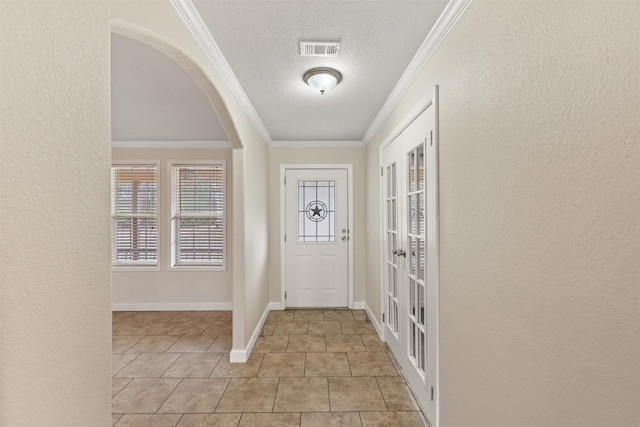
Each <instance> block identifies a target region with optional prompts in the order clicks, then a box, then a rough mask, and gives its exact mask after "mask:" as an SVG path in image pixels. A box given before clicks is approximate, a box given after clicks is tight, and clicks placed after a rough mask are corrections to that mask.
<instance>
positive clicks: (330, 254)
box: [282, 165, 353, 308]
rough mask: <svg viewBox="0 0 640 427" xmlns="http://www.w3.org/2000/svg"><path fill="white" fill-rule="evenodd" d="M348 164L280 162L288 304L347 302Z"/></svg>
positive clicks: (284, 285)
mask: <svg viewBox="0 0 640 427" xmlns="http://www.w3.org/2000/svg"><path fill="white" fill-rule="evenodd" d="M351 179H352V178H351V165H338V166H332V165H316V166H308V165H304V166H302V165H299V166H295V165H288V166H284V165H283V167H282V205H283V206H282V212H284V214H283V215H282V230H283V236H282V248H283V249H282V263H283V265H282V289H283V302H284V305H285V306H286V307H295V308H310V307H323V308H328V307H351V306H352V302H353V292H352V284H351V283H352V279H351V273H350V268H351V265H352V262H351V259H352V249H351V242H350V239H351V232H350V230H351V229H352V227H351V212H352V209H351V191H350V188H351Z"/></svg>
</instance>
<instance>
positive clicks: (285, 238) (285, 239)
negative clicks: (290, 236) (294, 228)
mask: <svg viewBox="0 0 640 427" xmlns="http://www.w3.org/2000/svg"><path fill="white" fill-rule="evenodd" d="M284 242H285V243H287V235H286V234H285V235H284Z"/></svg>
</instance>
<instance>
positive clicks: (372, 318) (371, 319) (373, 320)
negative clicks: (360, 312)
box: [364, 303, 384, 341]
mask: <svg viewBox="0 0 640 427" xmlns="http://www.w3.org/2000/svg"><path fill="white" fill-rule="evenodd" d="M364 309H365V311H366V312H367V317H368V318H369V322H371V324H372V325H373V327H374V328H375V330H376V332H377V333H378V337H379V338H380V339H381V340H382V341H384V336H383V335H382V326H380V323H378V319H377V318H376V316H374V315H373V311H371V309H370V308H369V306H368V305H367V303H365V304H364Z"/></svg>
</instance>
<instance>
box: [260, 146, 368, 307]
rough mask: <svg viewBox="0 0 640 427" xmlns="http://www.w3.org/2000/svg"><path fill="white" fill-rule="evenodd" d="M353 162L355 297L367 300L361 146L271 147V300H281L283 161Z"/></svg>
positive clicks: (364, 195)
mask: <svg viewBox="0 0 640 427" xmlns="http://www.w3.org/2000/svg"><path fill="white" fill-rule="evenodd" d="M341 163H350V164H353V211H354V212H353V226H354V230H352V233H351V241H352V244H353V245H354V247H353V257H354V260H353V263H354V267H353V268H354V275H353V276H354V277H353V279H354V284H353V300H354V301H364V294H365V261H366V259H365V256H366V240H365V239H366V234H365V231H366V210H365V209H366V206H365V197H366V186H365V166H366V165H365V150H364V149H362V148H340V149H338V148H271V149H269V222H270V225H269V236H270V242H269V254H270V257H269V260H270V261H269V263H270V267H271V268H270V278H271V287H270V288H271V291H270V295H269V298H270V301H277V302H280V292H281V286H280V285H281V283H282V281H281V277H280V262H281V260H280V241H281V240H282V237H281V236H282V233H281V231H280V217H281V215H280V187H281V182H282V181H281V179H280V165H283V164H341Z"/></svg>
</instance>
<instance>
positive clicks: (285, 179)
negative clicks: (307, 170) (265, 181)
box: [284, 176, 287, 185]
mask: <svg viewBox="0 0 640 427" xmlns="http://www.w3.org/2000/svg"><path fill="white" fill-rule="evenodd" d="M284 185H287V177H286V176H285V177H284Z"/></svg>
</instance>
